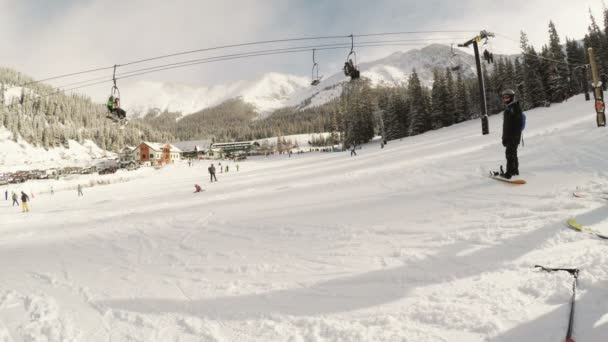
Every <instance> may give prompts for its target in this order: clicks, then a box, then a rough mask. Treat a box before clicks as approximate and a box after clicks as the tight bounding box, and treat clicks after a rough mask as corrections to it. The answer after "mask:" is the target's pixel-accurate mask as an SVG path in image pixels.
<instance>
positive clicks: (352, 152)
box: [350, 145, 357, 157]
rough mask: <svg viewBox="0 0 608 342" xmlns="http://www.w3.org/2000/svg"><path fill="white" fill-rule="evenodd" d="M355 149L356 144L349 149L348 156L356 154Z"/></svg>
mask: <svg viewBox="0 0 608 342" xmlns="http://www.w3.org/2000/svg"><path fill="white" fill-rule="evenodd" d="M356 149H357V146H355V145H353V147H352V148H351V149H350V156H351V157H352V156H356V155H357V152H356V151H355V150H356Z"/></svg>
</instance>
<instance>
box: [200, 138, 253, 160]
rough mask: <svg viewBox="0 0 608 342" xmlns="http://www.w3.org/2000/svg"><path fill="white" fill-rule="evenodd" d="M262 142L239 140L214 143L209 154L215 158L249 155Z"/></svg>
mask: <svg viewBox="0 0 608 342" xmlns="http://www.w3.org/2000/svg"><path fill="white" fill-rule="evenodd" d="M258 147H260V144H259V143H257V142H255V141H237V142H228V143H213V144H211V146H210V147H209V152H208V153H207V155H208V156H209V157H210V158H213V159H224V158H234V157H237V156H239V155H248V154H250V153H251V152H252V151H254V150H255V149H257V148H258Z"/></svg>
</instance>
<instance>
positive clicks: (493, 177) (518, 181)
mask: <svg viewBox="0 0 608 342" xmlns="http://www.w3.org/2000/svg"><path fill="white" fill-rule="evenodd" d="M490 178H492V179H496V180H498V181H501V182H507V183H511V184H516V185H522V184H526V181H525V180H523V179H513V178H511V179H506V178H503V177H501V176H494V175H493V174H490Z"/></svg>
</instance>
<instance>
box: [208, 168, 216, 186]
mask: <svg viewBox="0 0 608 342" xmlns="http://www.w3.org/2000/svg"><path fill="white" fill-rule="evenodd" d="M207 170H209V176H210V177H211V182H212V183H213V180H214V179H215V181H216V182H217V178H216V177H215V166H213V164H211V166H209V168H207Z"/></svg>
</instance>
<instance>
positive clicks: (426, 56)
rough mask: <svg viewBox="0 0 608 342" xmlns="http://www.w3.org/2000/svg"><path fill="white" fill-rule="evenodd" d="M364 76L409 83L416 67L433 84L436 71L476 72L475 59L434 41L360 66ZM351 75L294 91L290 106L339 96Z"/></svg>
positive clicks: (376, 80)
mask: <svg viewBox="0 0 608 342" xmlns="http://www.w3.org/2000/svg"><path fill="white" fill-rule="evenodd" d="M358 67H359V70H360V71H361V77H365V78H368V79H370V80H371V82H372V85H374V86H377V85H383V86H396V85H400V84H403V83H405V82H407V80H408V78H409V77H410V75H411V74H412V70H414V69H415V70H416V73H418V77H419V78H420V80H421V82H422V84H424V85H426V86H429V87H430V86H431V85H432V84H433V70H435V69H439V70H445V69H446V68H455V67H459V70H460V71H461V72H462V73H463V74H464V76H465V77H473V76H474V75H475V58H474V57H473V56H472V55H469V54H466V53H464V52H462V51H459V50H456V49H454V50H452V49H451V48H450V47H449V46H446V45H441V44H432V45H429V46H427V47H424V48H422V49H415V50H409V51H407V52H395V53H393V54H391V55H389V56H387V57H385V58H382V59H378V60H375V61H372V62H367V63H361V64H359V65H358ZM348 79H349V78H347V77H346V76H344V74H343V73H342V72H341V71H340V72H338V73H336V74H334V75H332V76H331V77H329V78H327V79H325V80H323V81H322V82H321V84H319V85H318V86H317V87H307V88H305V89H302V90H300V91H299V92H296V93H294V94H293V95H292V96H291V98H290V101H289V102H287V103H286V105H290V106H297V105H300V104H303V103H304V104H306V105H305V106H302V108H304V107H309V106H318V105H321V104H323V103H326V102H327V101H329V100H331V99H333V98H335V97H336V96H339V95H340V94H341V92H342V86H341V85H342V83H343V82H344V81H347V80H348Z"/></svg>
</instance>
